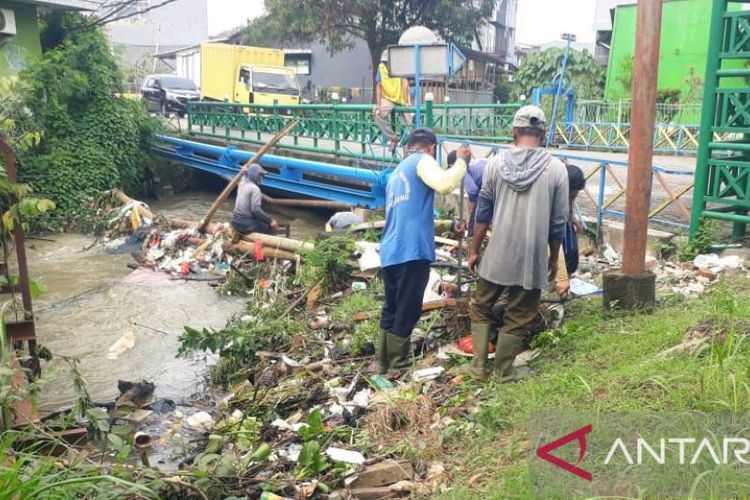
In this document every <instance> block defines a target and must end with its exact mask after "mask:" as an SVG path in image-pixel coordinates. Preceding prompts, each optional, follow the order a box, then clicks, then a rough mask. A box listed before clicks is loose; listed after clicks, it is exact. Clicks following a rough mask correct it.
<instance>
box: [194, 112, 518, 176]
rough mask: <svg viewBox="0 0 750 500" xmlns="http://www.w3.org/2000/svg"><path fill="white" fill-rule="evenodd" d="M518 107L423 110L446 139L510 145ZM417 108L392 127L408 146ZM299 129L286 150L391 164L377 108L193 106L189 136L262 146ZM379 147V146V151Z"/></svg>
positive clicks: (394, 120) (286, 141)
mask: <svg viewBox="0 0 750 500" xmlns="http://www.w3.org/2000/svg"><path fill="white" fill-rule="evenodd" d="M518 107H519V106H518V105H514V104H511V105H507V104H489V105H487V104H473V105H462V104H433V103H432V102H427V103H425V104H424V105H422V106H421V109H420V111H421V112H422V113H423V117H424V124H425V126H428V127H431V128H433V129H435V130H436V132H438V133H442V134H444V135H455V136H461V137H466V138H470V137H482V138H484V139H485V140H497V141H507V140H509V138H510V135H511V133H510V132H511V125H512V120H513V114H514V113H515V112H516V110H517V109H518ZM415 111H416V108H415V107H413V106H399V107H397V108H395V110H394V112H393V113H392V114H391V125H392V127H393V129H394V131H395V132H396V134H397V135H398V136H399V137H400V138H401V142H402V143H403V142H404V141H405V139H406V136H407V135H408V134H409V131H410V130H411V129H412V128H413V114H414V112H415ZM291 118H294V119H295V120H297V125H296V126H295V127H294V128H293V129H292V131H291V132H290V133H289V134H288V136H287V137H286V138H284V139H283V140H282V141H281V142H280V143H279V145H280V146H281V147H284V148H287V149H292V150H297V151H303V152H310V153H317V154H330V155H333V156H341V157H349V158H358V159H364V160H374V161H385V162H392V161H393V160H394V157H393V156H392V155H391V153H390V152H389V151H387V149H386V148H385V140H384V138H383V135H382V133H381V131H380V129H379V127H378V125H377V124H376V122H375V119H374V116H373V106H372V105H363V104H302V105H287V106H282V105H270V106H264V105H257V104H233V103H223V102H205V101H204V102H190V103H188V133H189V134H190V135H191V136H196V137H206V138H212V139H220V140H222V141H226V142H227V143H230V142H239V143H251V144H262V143H265V141H266V140H267V139H268V135H269V134H275V133H276V132H278V131H279V130H281V128H283V126H284V123H285V122H286V121H287V120H289V119H291ZM378 145H380V146H378Z"/></svg>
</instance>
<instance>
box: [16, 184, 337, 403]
mask: <svg viewBox="0 0 750 500" xmlns="http://www.w3.org/2000/svg"><path fill="white" fill-rule="evenodd" d="M214 198H215V194H214V193H213V192H206V191H188V192H184V193H180V194H179V195H175V196H172V197H169V198H165V199H162V200H154V201H152V206H153V207H154V210H157V211H158V212H159V213H160V214H163V215H164V216H166V217H179V218H196V217H197V216H198V214H203V213H205V212H206V211H207V210H208V208H209V207H210V206H211V202H212V201H213V199H214ZM269 212H270V213H271V214H272V215H273V216H274V217H277V218H278V219H279V220H280V221H282V222H283V223H289V224H291V226H292V234H294V235H295V236H296V237H298V238H301V239H305V238H310V237H312V236H313V235H315V234H316V233H317V232H319V231H322V229H323V225H324V222H325V215H326V214H325V213H318V212H310V211H305V210H299V209H293V208H286V207H283V208H278V209H277V208H274V207H269ZM230 217H231V203H229V202H228V203H226V204H225V205H224V206H223V207H222V210H221V211H220V212H219V213H218V214H217V220H225V221H226V220H229V218H230ZM94 241H95V237H94V236H90V235H78V234H53V235H47V236H46V237H45V239H37V240H34V239H32V240H30V241H29V243H28V254H29V268H30V273H31V276H32V278H34V279H35V280H37V281H38V282H39V283H41V284H42V285H43V286H44V287H45V292H44V293H43V294H42V295H41V296H40V297H39V298H38V299H37V300H36V301H35V312H36V317H37V329H38V337H39V342H40V344H41V345H43V346H45V347H47V348H49V349H50V351H51V352H52V353H53V355H62V356H67V357H72V358H76V359H79V360H80V367H79V368H80V370H81V373H82V375H83V377H84V379H85V380H86V381H87V384H88V389H89V391H90V393H91V396H92V398H93V399H94V400H95V401H102V402H106V401H112V400H114V398H115V397H116V396H117V395H118V391H117V380H118V379H123V380H136V381H137V380H144V379H145V380H150V381H153V380H158V381H159V383H158V384H157V388H156V396H157V397H161V398H168V399H174V400H178V401H180V400H182V399H184V398H185V397H186V396H189V394H190V392H191V391H192V392H194V391H196V390H197V389H198V388H199V385H200V383H201V382H202V379H203V377H204V375H205V369H206V355H205V354H202V355H198V356H194V357H192V358H189V359H184V358H177V357H176V353H177V348H178V342H177V337H178V336H179V335H180V334H181V333H182V332H183V328H184V326H186V325H190V326H193V327H195V328H211V329H221V328H223V327H224V326H225V325H226V323H227V321H228V320H229V319H230V318H231V317H232V316H233V315H235V314H238V313H240V312H241V311H242V310H243V307H244V302H243V301H242V300H239V299H237V298H232V297H226V296H219V295H218V294H217V293H216V292H215V291H214V290H213V289H212V288H211V287H209V286H208V285H207V283H202V282H192V281H175V280H170V279H168V276H167V275H163V274H162V275H158V276H153V277H150V278H147V279H140V280H139V279H138V278H137V277H135V278H133V279H129V276H130V275H131V274H132V270H131V269H128V268H127V265H128V264H129V263H131V262H132V261H133V258H132V256H131V255H130V251H128V250H132V249H126V250H125V251H109V250H107V249H106V248H105V246H104V245H102V244H94ZM128 330H132V332H133V334H134V339H135V347H134V348H133V349H132V350H130V351H128V352H126V353H123V354H122V355H121V356H120V357H118V359H117V360H109V359H107V357H106V355H107V351H108V349H109V347H110V346H111V345H112V344H113V343H114V342H116V341H117V340H118V338H120V337H121V336H123V335H124V334H126V333H127V332H128ZM44 373H45V379H46V380H47V381H48V382H47V384H46V388H45V390H43V391H42V393H41V399H40V412H41V414H43V415H44V414H46V413H50V412H53V411H56V410H59V409H60V408H63V407H66V406H70V405H72V404H73V403H74V402H75V399H76V394H75V391H74V388H73V386H72V384H70V383H66V382H64V381H69V380H70V377H69V372H68V368H67V365H66V364H65V363H64V362H62V361H61V360H54V359H53V361H52V362H51V363H46V364H45V366H44Z"/></svg>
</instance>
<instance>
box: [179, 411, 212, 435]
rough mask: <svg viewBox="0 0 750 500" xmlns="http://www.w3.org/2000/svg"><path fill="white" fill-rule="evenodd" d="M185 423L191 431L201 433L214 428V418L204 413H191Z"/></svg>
mask: <svg viewBox="0 0 750 500" xmlns="http://www.w3.org/2000/svg"><path fill="white" fill-rule="evenodd" d="M185 421H186V422H187V424H188V425H189V426H190V427H192V428H193V429H195V430H199V431H203V432H206V431H209V430H211V429H212V428H213V426H214V417H212V416H211V414H210V413H208V412H206V411H199V412H197V413H193V414H192V415H190V416H189V417H188V418H187V419H186V420H185Z"/></svg>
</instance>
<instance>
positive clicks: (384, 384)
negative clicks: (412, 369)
mask: <svg viewBox="0 0 750 500" xmlns="http://www.w3.org/2000/svg"><path fill="white" fill-rule="evenodd" d="M370 383H371V384H372V385H373V386H374V387H375V388H376V389H380V390H381V391H386V390H388V389H393V388H394V387H395V386H394V385H393V382H391V381H390V380H388V379H387V378H385V377H384V376H382V375H373V376H372V377H370Z"/></svg>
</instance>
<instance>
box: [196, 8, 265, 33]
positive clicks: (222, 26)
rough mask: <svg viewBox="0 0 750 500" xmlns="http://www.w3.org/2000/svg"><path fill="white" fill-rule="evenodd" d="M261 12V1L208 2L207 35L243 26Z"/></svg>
mask: <svg viewBox="0 0 750 500" xmlns="http://www.w3.org/2000/svg"><path fill="white" fill-rule="evenodd" d="M263 10H264V9H263V0H208V34H209V35H212V36H213V35H216V34H217V33H221V32H222V31H226V30H230V29H232V28H236V27H238V26H243V25H244V24H245V23H247V20H248V19H254V18H256V17H258V16H260V15H261V14H263Z"/></svg>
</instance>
